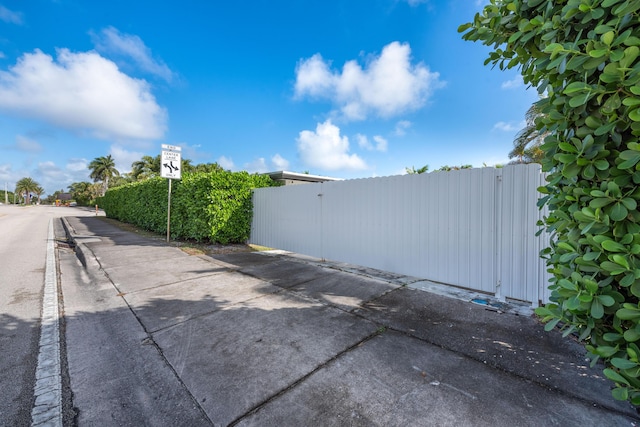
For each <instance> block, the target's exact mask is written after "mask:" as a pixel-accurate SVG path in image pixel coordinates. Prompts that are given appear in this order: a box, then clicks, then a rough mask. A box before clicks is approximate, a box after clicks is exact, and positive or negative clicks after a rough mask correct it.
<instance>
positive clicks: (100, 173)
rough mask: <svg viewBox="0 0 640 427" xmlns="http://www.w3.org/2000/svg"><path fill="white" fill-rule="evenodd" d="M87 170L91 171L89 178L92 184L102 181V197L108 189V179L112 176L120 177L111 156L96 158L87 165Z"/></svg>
mask: <svg viewBox="0 0 640 427" xmlns="http://www.w3.org/2000/svg"><path fill="white" fill-rule="evenodd" d="M89 169H91V174H90V175H89V177H90V178H91V179H93V182H98V181H102V196H104V194H105V193H106V192H107V188H109V179H111V178H113V177H114V176H120V172H118V169H116V164H115V162H114V160H113V158H112V157H111V154H109V155H108V156H106V157H105V156H102V157H96V158H95V159H93V160H92V161H91V163H89Z"/></svg>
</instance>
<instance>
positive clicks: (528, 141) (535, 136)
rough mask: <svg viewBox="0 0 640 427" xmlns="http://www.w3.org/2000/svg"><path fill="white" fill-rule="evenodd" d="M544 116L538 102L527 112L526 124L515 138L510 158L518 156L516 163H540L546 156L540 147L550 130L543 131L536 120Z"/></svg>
mask: <svg viewBox="0 0 640 427" xmlns="http://www.w3.org/2000/svg"><path fill="white" fill-rule="evenodd" d="M541 116H542V112H541V111H540V108H539V107H538V105H537V104H533V105H532V106H531V107H529V109H528V110H527V112H526V114H525V121H526V125H525V127H524V129H522V130H521V131H520V132H518V134H517V135H516V137H515V139H514V140H513V150H511V152H510V153H509V158H510V159H513V158H516V159H517V160H516V161H515V162H514V163H540V162H541V161H542V158H543V157H544V151H542V149H541V148H540V146H541V145H542V143H543V142H544V139H545V138H546V137H547V135H548V134H549V132H546V131H544V132H541V130H539V129H538V126H537V125H536V120H537V119H538V118H539V117H541Z"/></svg>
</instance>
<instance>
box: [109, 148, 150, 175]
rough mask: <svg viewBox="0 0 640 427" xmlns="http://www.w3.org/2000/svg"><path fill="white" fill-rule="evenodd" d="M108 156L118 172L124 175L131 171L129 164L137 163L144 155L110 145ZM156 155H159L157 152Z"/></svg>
mask: <svg viewBox="0 0 640 427" xmlns="http://www.w3.org/2000/svg"><path fill="white" fill-rule="evenodd" d="M109 154H111V156H112V157H113V160H114V162H115V164H116V169H118V172H120V173H121V174H122V173H126V172H130V171H131V163H133V162H135V161H138V160H140V159H141V158H142V156H144V153H138V152H136V151H129V150H127V149H125V148H124V147H122V146H120V145H112V146H111V148H110V150H109ZM158 154H160V153H159V152H158Z"/></svg>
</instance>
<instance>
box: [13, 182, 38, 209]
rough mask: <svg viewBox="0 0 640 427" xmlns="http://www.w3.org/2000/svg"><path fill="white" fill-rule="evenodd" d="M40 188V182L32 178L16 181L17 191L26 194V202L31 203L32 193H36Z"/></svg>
mask: <svg viewBox="0 0 640 427" xmlns="http://www.w3.org/2000/svg"><path fill="white" fill-rule="evenodd" d="M39 188H40V184H38V183H37V182H36V181H34V180H33V179H31V178H28V177H26V178H22V179H21V180H19V181H18V182H17V183H16V193H17V194H19V195H21V196H24V202H25V204H27V205H28V204H31V193H35V192H36V190H38V189H39Z"/></svg>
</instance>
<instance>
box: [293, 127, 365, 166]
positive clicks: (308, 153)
mask: <svg viewBox="0 0 640 427" xmlns="http://www.w3.org/2000/svg"><path fill="white" fill-rule="evenodd" d="M297 145H298V153H299V154H300V158H301V160H302V162H303V163H304V164H305V165H306V166H310V167H315V168H319V169H324V170H339V169H348V170H361V169H366V168H367V165H366V163H365V162H364V160H362V159H361V158H360V157H358V156H357V155H355V154H349V138H347V137H346V136H340V128H338V127H337V126H335V125H333V124H332V123H331V120H327V121H326V122H324V123H318V125H317V127H316V131H315V132H313V131H309V130H303V131H302V132H300V135H299V137H298V139H297Z"/></svg>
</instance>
